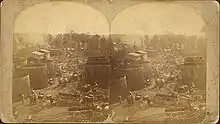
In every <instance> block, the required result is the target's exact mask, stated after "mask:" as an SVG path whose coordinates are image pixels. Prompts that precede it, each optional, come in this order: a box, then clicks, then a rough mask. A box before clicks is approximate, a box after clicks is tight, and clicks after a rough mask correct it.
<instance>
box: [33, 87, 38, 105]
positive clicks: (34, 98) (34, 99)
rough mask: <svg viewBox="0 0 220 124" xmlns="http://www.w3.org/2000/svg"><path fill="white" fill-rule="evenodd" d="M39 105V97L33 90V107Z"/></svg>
mask: <svg viewBox="0 0 220 124" xmlns="http://www.w3.org/2000/svg"><path fill="white" fill-rule="evenodd" d="M36 103H37V95H36V93H35V92H34V91H33V90H32V105H35V104H36Z"/></svg>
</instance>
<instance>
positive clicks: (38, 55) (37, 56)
mask: <svg viewBox="0 0 220 124" xmlns="http://www.w3.org/2000/svg"><path fill="white" fill-rule="evenodd" d="M32 56H33V58H34V59H37V60H41V59H44V57H45V53H42V52H38V51H34V52H32Z"/></svg>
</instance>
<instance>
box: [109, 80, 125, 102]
mask: <svg viewBox="0 0 220 124" xmlns="http://www.w3.org/2000/svg"><path fill="white" fill-rule="evenodd" d="M127 94H128V86H127V80H126V76H123V77H118V78H115V79H111V83H110V100H111V102H113V103H114V102H118V101H119V96H121V97H122V99H124V98H126V96H127Z"/></svg>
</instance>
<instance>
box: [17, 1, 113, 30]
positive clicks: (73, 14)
mask: <svg viewBox="0 0 220 124" xmlns="http://www.w3.org/2000/svg"><path fill="white" fill-rule="evenodd" d="M108 27H109V25H108V23H107V21H106V18H105V17H104V16H103V15H102V14H101V13H100V12H99V11H97V10H95V9H93V8H91V7H89V6H86V5H83V4H78V3H71V2H66V3H65V2H54V3H52V2H51V3H46V4H39V5H35V6H34V7H31V8H28V9H27V10H25V11H23V12H22V13H21V14H20V15H19V16H18V18H17V20H16V23H15V32H16V33H30V32H33V33H52V34H57V33H63V32H70V31H71V30H74V31H75V32H83V33H87V32H89V33H90V34H100V33H104V34H108V33H109V29H108Z"/></svg>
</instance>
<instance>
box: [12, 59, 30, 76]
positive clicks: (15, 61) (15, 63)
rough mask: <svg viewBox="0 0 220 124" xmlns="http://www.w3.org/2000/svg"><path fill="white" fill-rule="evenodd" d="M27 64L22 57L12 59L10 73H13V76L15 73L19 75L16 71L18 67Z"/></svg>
mask: <svg viewBox="0 0 220 124" xmlns="http://www.w3.org/2000/svg"><path fill="white" fill-rule="evenodd" d="M26 64H27V59H26V58H24V57H14V58H13V66H12V71H13V75H14V74H15V73H19V71H18V70H17V67H18V66H21V65H26Z"/></svg>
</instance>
